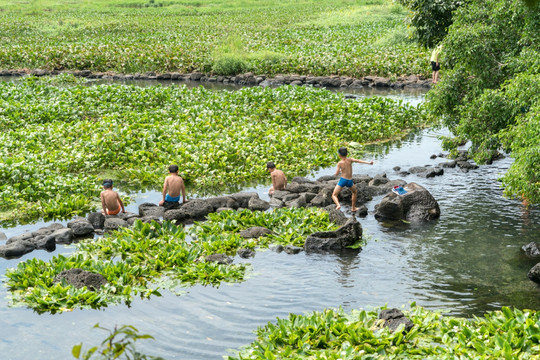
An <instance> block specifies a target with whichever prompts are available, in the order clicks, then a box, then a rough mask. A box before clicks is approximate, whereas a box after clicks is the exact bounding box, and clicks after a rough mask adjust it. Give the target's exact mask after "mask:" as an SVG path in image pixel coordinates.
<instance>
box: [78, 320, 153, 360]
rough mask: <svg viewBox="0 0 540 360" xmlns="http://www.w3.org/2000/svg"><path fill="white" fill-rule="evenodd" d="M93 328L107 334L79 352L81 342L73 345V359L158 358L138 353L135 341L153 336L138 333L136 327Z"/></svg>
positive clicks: (139, 359)
mask: <svg viewBox="0 0 540 360" xmlns="http://www.w3.org/2000/svg"><path fill="white" fill-rule="evenodd" d="M94 328H95V329H101V330H104V331H107V332H108V333H109V336H107V337H106V338H105V340H103V342H102V343H101V344H100V345H99V346H94V347H91V348H90V349H88V350H86V351H84V352H82V353H81V350H82V343H81V344H78V345H75V346H74V347H73V348H72V349H71V354H72V355H73V357H74V358H75V359H82V360H91V359H100V360H114V359H126V360H129V359H133V360H135V359H137V360H152V359H153V360H159V359H162V358H160V357H155V356H148V355H144V354H141V353H139V352H138V351H137V350H136V348H135V343H136V342H137V341H139V340H143V339H152V340H153V339H154V337H153V336H151V335H147V334H140V333H139V330H137V328H135V327H133V326H131V325H122V326H120V327H116V326H115V327H114V329H113V330H109V329H107V328H104V327H101V326H99V324H96V325H94Z"/></svg>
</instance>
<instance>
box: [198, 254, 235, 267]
mask: <svg viewBox="0 0 540 360" xmlns="http://www.w3.org/2000/svg"><path fill="white" fill-rule="evenodd" d="M204 259H205V261H206V262H215V263H218V264H222V265H229V264H231V263H232V262H233V259H232V258H231V257H229V256H227V255H225V254H212V255H208V256H207V257H205V258H204Z"/></svg>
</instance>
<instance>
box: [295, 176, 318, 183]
mask: <svg viewBox="0 0 540 360" xmlns="http://www.w3.org/2000/svg"><path fill="white" fill-rule="evenodd" d="M292 183H297V184H315V181H313V180H309V179H308V178H305V177H301V176H295V177H293V179H292V180H291V184H292Z"/></svg>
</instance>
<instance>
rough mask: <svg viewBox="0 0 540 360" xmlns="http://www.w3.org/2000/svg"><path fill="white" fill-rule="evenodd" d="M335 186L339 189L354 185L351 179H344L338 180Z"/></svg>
mask: <svg viewBox="0 0 540 360" xmlns="http://www.w3.org/2000/svg"><path fill="white" fill-rule="evenodd" d="M337 184H338V186H341V187H352V186H353V185H354V183H353V181H352V179H345V178H340V179H339V182H338V183H337Z"/></svg>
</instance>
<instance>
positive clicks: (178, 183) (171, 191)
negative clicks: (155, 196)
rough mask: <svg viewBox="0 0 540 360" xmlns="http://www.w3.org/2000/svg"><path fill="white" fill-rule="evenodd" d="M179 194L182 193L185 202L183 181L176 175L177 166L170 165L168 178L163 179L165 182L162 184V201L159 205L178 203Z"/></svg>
mask: <svg viewBox="0 0 540 360" xmlns="http://www.w3.org/2000/svg"><path fill="white" fill-rule="evenodd" d="M180 193H182V198H183V201H184V202H186V188H185V187H184V179H182V177H181V176H180V175H178V166H177V165H171V166H169V176H167V177H166V178H165V182H164V183H163V200H161V201H160V202H159V205H160V206H162V205H163V204H165V203H178V202H179V201H180Z"/></svg>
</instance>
